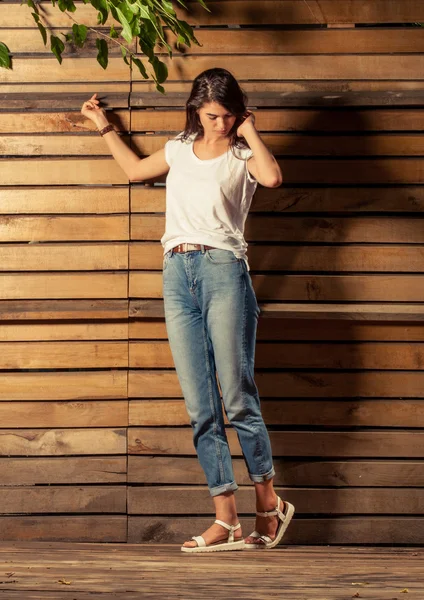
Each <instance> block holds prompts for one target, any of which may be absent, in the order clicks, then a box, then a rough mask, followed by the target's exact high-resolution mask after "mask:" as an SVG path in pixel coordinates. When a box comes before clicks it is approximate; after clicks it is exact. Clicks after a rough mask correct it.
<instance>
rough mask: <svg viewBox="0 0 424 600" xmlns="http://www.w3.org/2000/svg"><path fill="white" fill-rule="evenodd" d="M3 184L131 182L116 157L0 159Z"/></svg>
mask: <svg viewBox="0 0 424 600" xmlns="http://www.w3.org/2000/svg"><path fill="white" fill-rule="evenodd" d="M0 181H1V182H2V184H3V185H14V186H15V185H79V184H84V185H98V184H119V183H121V184H122V183H128V178H127V176H126V175H125V173H124V171H123V170H122V169H121V167H120V166H119V165H118V163H117V162H116V161H115V160H114V159H113V158H103V159H102V158H98V159H95V158H93V159H90V158H84V159H79V158H68V159H66V158H64V159H60V158H44V159H43V158H40V159H37V158H34V159H31V160H28V159H25V158H16V159H14V160H13V161H10V160H8V159H5V158H2V159H0Z"/></svg>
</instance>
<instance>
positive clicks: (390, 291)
mask: <svg viewBox="0 0 424 600" xmlns="http://www.w3.org/2000/svg"><path fill="white" fill-rule="evenodd" d="M252 281H253V286H254V288H255V292H256V295H257V297H258V299H259V300H284V301H301V302H304V301H305V302H306V301H312V302H424V286H423V276H422V275H392V276H390V275H317V276H312V275H310V276H309V275H253V276H252ZM130 297H132V298H137V297H138V298H161V297H162V274H161V273H153V272H150V273H146V272H133V273H131V274H130Z"/></svg>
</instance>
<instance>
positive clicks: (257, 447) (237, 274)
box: [163, 249, 275, 496]
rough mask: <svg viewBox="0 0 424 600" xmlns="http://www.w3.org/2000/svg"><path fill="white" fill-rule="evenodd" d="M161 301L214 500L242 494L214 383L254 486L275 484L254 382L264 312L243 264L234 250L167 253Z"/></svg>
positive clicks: (198, 448)
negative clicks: (235, 492)
mask: <svg viewBox="0 0 424 600" xmlns="http://www.w3.org/2000/svg"><path fill="white" fill-rule="evenodd" d="M163 294H164V304H165V318H166V328H167V332H168V338H169V343H170V347H171V352H172V356H173V359H174V363H175V368H176V371H177V376H178V380H179V382H180V385H181V389H182V392H183V396H184V399H185V404H186V408H187V412H188V415H189V417H190V422H191V425H192V427H193V441H194V446H195V448H196V451H197V455H198V457H199V461H200V464H201V466H202V468H203V470H204V472H205V475H206V479H207V483H208V487H209V491H210V494H211V496H217V495H219V494H223V493H224V492H227V491H230V490H236V489H237V484H236V482H235V480H234V473H233V467H232V462H231V455H230V450H229V447H228V441H227V436H226V433H225V427H224V417H223V412H222V403H221V398H220V392H219V387H218V383H217V376H218V380H219V385H220V387H221V391H222V400H223V403H224V408H225V412H226V415H227V418H228V420H229V422H230V423H231V425H232V426H233V427H234V428H235V430H236V432H237V435H238V439H239V442H240V446H241V449H242V452H243V456H244V459H245V461H246V465H247V469H248V472H249V476H250V479H251V480H252V481H254V482H261V481H265V480H267V479H271V478H272V477H273V476H274V474H275V471H274V468H273V464H272V453H271V445H270V441H269V436H268V432H267V430H266V427H265V423H264V421H263V418H262V415H261V410H260V401H259V395H258V390H257V387H256V384H255V381H254V360H255V343H256V326H257V320H258V316H259V312H260V311H259V307H258V303H257V301H256V296H255V292H254V290H253V287H252V281H251V278H250V275H249V272H248V270H247V266H246V262H245V261H244V260H243V259H242V258H240V259H239V258H236V256H235V255H234V253H233V252H231V251H230V250H220V249H213V250H204V249H202V250H199V251H191V252H186V253H175V252H173V251H172V250H170V251H169V252H167V253H166V254H165V256H164V259H163Z"/></svg>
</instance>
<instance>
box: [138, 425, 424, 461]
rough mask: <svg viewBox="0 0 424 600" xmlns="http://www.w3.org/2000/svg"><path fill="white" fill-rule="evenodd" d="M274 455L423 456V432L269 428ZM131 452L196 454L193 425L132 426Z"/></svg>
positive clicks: (235, 449) (234, 448) (236, 452)
mask: <svg viewBox="0 0 424 600" xmlns="http://www.w3.org/2000/svg"><path fill="white" fill-rule="evenodd" d="M227 437H228V442H229V445H230V449H231V454H232V455H233V456H241V449H240V446H239V444H238V440H237V436H236V432H235V431H234V430H232V429H231V430H228V431H227ZM270 439H271V444H272V451H273V455H274V456H314V457H318V458H319V457H322V458H323V457H342V456H343V457H370V456H373V457H379V458H381V457H385V458H389V457H393V458H394V457H399V458H405V457H411V458H413V457H415V458H422V444H423V442H424V434H423V433H422V432H401V431H397V432H386V431H383V432H381V431H342V432H339V431H331V432H327V431H326V432H324V431H270ZM128 453H129V454H152V455H156V454H166V455H172V454H186V455H193V454H195V450H194V446H193V441H192V432H191V428H172V429H171V428H169V427H168V428H166V427H165V428H152V429H150V428H135V427H134V428H131V429H129V430H128Z"/></svg>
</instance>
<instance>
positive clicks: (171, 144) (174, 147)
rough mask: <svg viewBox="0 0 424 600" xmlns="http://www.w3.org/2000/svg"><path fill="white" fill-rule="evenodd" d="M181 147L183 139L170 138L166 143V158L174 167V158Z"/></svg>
mask: <svg viewBox="0 0 424 600" xmlns="http://www.w3.org/2000/svg"><path fill="white" fill-rule="evenodd" d="M180 148H181V141H180V140H179V139H178V138H174V139H172V140H168V141H167V142H166V144H165V160H166V162H167V163H168V165H169V166H170V167H172V163H173V162H174V158H175V156H176V154H177V152H178V150H179V149H180Z"/></svg>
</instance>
